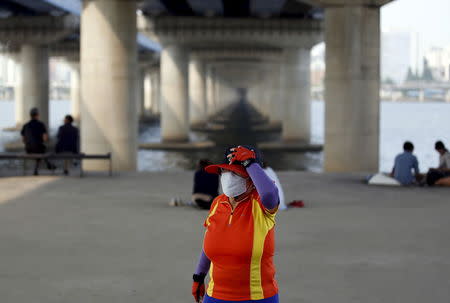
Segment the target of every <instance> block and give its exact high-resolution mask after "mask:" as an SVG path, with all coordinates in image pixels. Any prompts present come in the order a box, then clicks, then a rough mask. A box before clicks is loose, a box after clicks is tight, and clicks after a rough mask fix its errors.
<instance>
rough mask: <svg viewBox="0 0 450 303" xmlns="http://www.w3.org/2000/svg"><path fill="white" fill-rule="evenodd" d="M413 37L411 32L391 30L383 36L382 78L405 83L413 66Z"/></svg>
mask: <svg viewBox="0 0 450 303" xmlns="http://www.w3.org/2000/svg"><path fill="white" fill-rule="evenodd" d="M412 44H413V43H412V37H411V33H409V32H400V31H389V32H383V33H382V36H381V79H382V80H388V79H390V80H393V81H394V82H396V83H398V84H400V83H403V82H404V81H405V79H406V76H407V74H408V68H409V67H410V66H411V61H412V60H411V59H412V48H413V45H412Z"/></svg>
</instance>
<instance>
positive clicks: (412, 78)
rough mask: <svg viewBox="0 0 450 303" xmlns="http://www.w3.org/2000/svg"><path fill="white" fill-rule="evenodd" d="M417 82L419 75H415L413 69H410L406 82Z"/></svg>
mask: <svg viewBox="0 0 450 303" xmlns="http://www.w3.org/2000/svg"><path fill="white" fill-rule="evenodd" d="M416 80H417V75H416V74H415V73H413V71H412V68H411V67H409V68H408V74H407V75H406V82H410V81H416Z"/></svg>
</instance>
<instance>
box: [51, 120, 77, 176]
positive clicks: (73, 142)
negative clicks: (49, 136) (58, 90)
mask: <svg viewBox="0 0 450 303" xmlns="http://www.w3.org/2000/svg"><path fill="white" fill-rule="evenodd" d="M72 123H73V118H72V116H71V115H67V116H66V117H65V118H64V124H63V125H62V126H60V127H59V129H58V134H57V136H56V138H57V142H56V146H55V152H56V153H57V154H61V153H69V154H78V153H79V152H80V149H79V146H80V144H79V142H80V136H79V131H78V128H76V127H75V126H73V125H72ZM69 163H70V161H69V160H64V174H65V175H68V174H69Z"/></svg>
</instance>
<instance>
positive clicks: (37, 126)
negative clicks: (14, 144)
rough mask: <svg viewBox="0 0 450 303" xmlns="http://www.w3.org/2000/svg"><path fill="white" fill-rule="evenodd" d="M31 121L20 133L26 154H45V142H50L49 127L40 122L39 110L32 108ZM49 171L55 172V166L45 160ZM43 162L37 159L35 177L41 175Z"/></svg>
mask: <svg viewBox="0 0 450 303" xmlns="http://www.w3.org/2000/svg"><path fill="white" fill-rule="evenodd" d="M30 118H31V119H30V121H29V122H28V123H26V124H25V125H24V126H23V127H22V130H21V132H20V134H21V136H22V141H23V143H24V144H25V152H26V153H27V154H45V152H46V151H47V147H46V146H45V144H44V142H48V132H47V127H46V126H45V124H44V123H42V122H41V121H39V110H38V109H37V108H32V109H31V110H30ZM44 161H45V163H46V164H47V168H48V169H52V170H54V169H55V168H56V166H55V165H53V164H52V163H50V162H49V161H48V160H44ZM40 162H41V160H40V159H37V160H36V162H35V166H34V175H35V176H37V175H38V174H39V171H38V170H39V164H40Z"/></svg>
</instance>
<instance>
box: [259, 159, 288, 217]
mask: <svg viewBox="0 0 450 303" xmlns="http://www.w3.org/2000/svg"><path fill="white" fill-rule="evenodd" d="M262 167H263V170H264V172H265V173H266V175H267V176H269V178H270V179H272V180H273V181H274V182H275V185H276V186H277V188H278V198H279V199H280V206H279V207H278V209H279V210H286V209H287V206H286V202H285V201H284V191H283V188H282V187H281V183H280V180H279V179H278V176H277V174H276V173H275V171H274V170H273V169H272V168H271V167H270V166H269V165H268V163H267V161H263V162H262Z"/></svg>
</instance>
